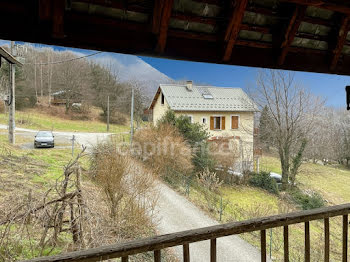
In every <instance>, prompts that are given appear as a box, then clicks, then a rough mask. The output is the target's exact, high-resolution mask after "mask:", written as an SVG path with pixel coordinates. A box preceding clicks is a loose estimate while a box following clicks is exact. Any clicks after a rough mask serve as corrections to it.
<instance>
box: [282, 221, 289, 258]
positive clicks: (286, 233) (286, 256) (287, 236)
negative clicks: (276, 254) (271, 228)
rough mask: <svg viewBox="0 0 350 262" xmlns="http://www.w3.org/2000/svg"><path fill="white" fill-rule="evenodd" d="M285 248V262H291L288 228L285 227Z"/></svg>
mask: <svg viewBox="0 0 350 262" xmlns="http://www.w3.org/2000/svg"><path fill="white" fill-rule="evenodd" d="M283 248H284V262H289V232H288V226H284V227H283Z"/></svg>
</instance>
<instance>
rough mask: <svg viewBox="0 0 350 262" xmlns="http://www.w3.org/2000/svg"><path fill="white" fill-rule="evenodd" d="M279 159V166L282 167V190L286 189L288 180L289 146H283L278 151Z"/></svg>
mask: <svg viewBox="0 0 350 262" xmlns="http://www.w3.org/2000/svg"><path fill="white" fill-rule="evenodd" d="M279 154H280V160H281V168H282V190H287V189H288V181H289V171H290V163H289V161H290V153H289V148H288V147H284V148H283V149H282V150H280V152H279Z"/></svg>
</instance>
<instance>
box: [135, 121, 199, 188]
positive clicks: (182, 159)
mask: <svg viewBox="0 0 350 262" xmlns="http://www.w3.org/2000/svg"><path fill="white" fill-rule="evenodd" d="M132 154H133V155H134V156H135V157H137V158H139V159H141V160H142V161H143V162H144V163H145V164H146V165H147V166H148V167H149V168H150V169H152V170H154V171H155V173H157V174H158V175H160V176H163V177H164V178H165V179H166V180H167V181H168V182H170V183H177V182H179V181H178V179H181V178H182V177H183V176H184V175H185V176H186V175H188V174H190V173H191V172H192V169H193V165H192V161H191V160H192V152H191V148H190V146H189V145H188V143H186V142H185V141H184V139H183V137H182V136H181V134H180V133H179V132H178V130H177V129H176V128H175V127H173V126H171V125H169V124H164V125H161V126H159V127H157V128H156V127H148V128H144V129H142V130H139V131H137V132H136V133H135V135H134V140H133V148H132Z"/></svg>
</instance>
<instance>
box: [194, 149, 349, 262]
mask: <svg viewBox="0 0 350 262" xmlns="http://www.w3.org/2000/svg"><path fill="white" fill-rule="evenodd" d="M260 170H262V171H272V172H276V173H281V167H280V162H279V159H278V158H277V157H273V156H263V157H262V158H261V161H260ZM297 182H298V183H299V186H300V187H301V188H303V189H312V190H315V191H317V192H319V193H320V194H322V196H323V197H324V198H325V199H326V200H327V201H328V205H333V204H341V203H345V202H349V201H350V190H349V189H350V170H347V169H345V168H342V167H337V166H334V167H331V166H323V165H319V164H313V163H305V164H302V166H301V168H300V174H298V177H297ZM221 195H222V198H223V205H224V210H223V214H222V223H225V222H229V221H241V220H247V219H251V218H256V217H264V216H270V215H275V214H282V213H288V212H293V211H297V210H298V208H297V207H296V205H295V204H294V203H293V202H291V200H290V199H289V198H288V197H286V196H285V195H284V194H283V193H282V194H280V196H277V195H273V194H270V193H268V192H266V191H264V190H261V189H258V188H254V187H249V186H244V185H240V186H224V187H222V188H221ZM188 198H189V199H190V200H191V201H192V202H194V203H195V204H196V205H198V206H199V207H201V208H202V209H203V210H205V211H206V212H207V213H208V214H209V215H210V216H212V217H213V218H215V219H217V220H219V217H220V215H219V212H218V211H217V210H216V211H210V210H209V209H208V204H207V201H206V199H205V198H204V196H203V194H202V193H200V191H199V190H197V189H196V186H194V187H191V188H190V194H189V196H188ZM218 205H219V204H218ZM330 225H331V236H330V241H331V258H330V259H331V261H340V260H341V248H342V240H341V235H342V221H341V217H335V218H331V219H330ZM310 227H311V248H312V254H311V261H321V260H323V250H324V246H323V243H324V236H323V230H324V229H323V221H322V220H318V221H312V222H310ZM240 236H241V237H242V238H243V239H245V240H246V241H248V242H249V243H251V244H252V245H254V246H256V247H257V248H260V232H252V233H247V234H243V235H240ZM289 239H290V242H289V243H290V261H304V225H303V224H296V225H292V226H290V229H289ZM270 246H271V255H272V258H273V260H274V261H283V228H275V229H272V230H267V251H268V254H269V253H270Z"/></svg>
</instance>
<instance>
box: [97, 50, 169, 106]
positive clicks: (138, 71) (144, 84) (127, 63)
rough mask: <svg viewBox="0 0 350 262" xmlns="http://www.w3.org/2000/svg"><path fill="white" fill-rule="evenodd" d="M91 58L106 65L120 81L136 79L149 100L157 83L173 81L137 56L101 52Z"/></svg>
mask: <svg viewBox="0 0 350 262" xmlns="http://www.w3.org/2000/svg"><path fill="white" fill-rule="evenodd" d="M91 59H92V60H93V61H96V62H98V63H101V64H102V65H105V66H107V67H108V68H109V69H110V70H111V71H112V72H114V73H116V75H117V76H118V78H119V79H120V81H122V82H130V81H136V82H137V83H138V84H139V85H140V86H141V89H142V90H143V91H144V95H145V96H146V97H147V98H148V99H149V100H151V99H152V98H153V95H154V94H155V92H156V90H157V88H158V86H159V84H167V83H171V82H174V80H173V79H171V78H169V77H168V76H167V75H165V74H163V73H161V72H160V71H158V70H157V69H155V68H154V67H152V66H151V65H149V64H147V63H146V62H145V61H143V60H142V59H141V58H139V57H137V56H133V55H124V54H114V53H101V54H99V55H96V56H93V57H91Z"/></svg>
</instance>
